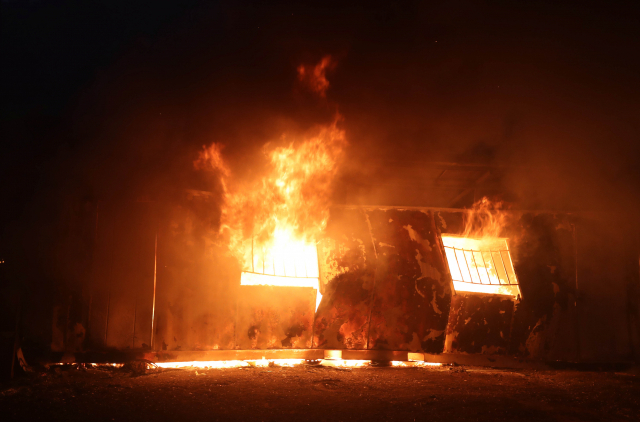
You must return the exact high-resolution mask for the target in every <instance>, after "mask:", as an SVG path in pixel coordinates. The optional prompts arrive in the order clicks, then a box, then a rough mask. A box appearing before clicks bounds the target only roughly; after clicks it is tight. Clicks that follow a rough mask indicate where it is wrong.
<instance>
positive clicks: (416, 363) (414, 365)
mask: <svg viewBox="0 0 640 422" xmlns="http://www.w3.org/2000/svg"><path fill="white" fill-rule="evenodd" d="M391 365H392V366H396V367H400V368H420V367H423V368H426V367H433V366H442V364H441V363H435V362H422V361H410V362H405V361H401V360H394V361H393V362H391Z"/></svg>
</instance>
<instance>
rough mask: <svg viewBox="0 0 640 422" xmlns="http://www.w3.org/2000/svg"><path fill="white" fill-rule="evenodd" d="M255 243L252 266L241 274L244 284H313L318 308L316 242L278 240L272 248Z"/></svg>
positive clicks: (318, 287)
mask: <svg viewBox="0 0 640 422" xmlns="http://www.w3.org/2000/svg"><path fill="white" fill-rule="evenodd" d="M254 246H255V245H254V244H253V242H252V244H251V245H250V247H251V252H250V254H251V257H252V260H251V268H248V269H247V271H243V272H242V275H241V277H240V285H242V286H260V285H262V286H289V287H311V288H313V289H315V290H316V310H317V309H318V305H320V301H321V300H322V295H321V294H320V282H319V277H320V272H319V270H318V250H317V248H316V244H315V243H312V242H305V241H302V240H289V241H286V242H278V241H277V240H276V241H275V242H274V243H273V245H271V246H270V247H269V248H254Z"/></svg>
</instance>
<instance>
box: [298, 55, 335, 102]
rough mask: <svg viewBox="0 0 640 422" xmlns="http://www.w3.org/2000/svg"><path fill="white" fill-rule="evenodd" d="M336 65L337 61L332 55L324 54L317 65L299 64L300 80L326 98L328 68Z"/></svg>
mask: <svg viewBox="0 0 640 422" xmlns="http://www.w3.org/2000/svg"><path fill="white" fill-rule="evenodd" d="M334 67H335V61H334V60H333V59H332V58H331V56H324V57H323V58H322V60H320V63H318V64H317V65H315V66H305V65H300V66H298V80H299V81H300V82H302V83H303V84H305V85H307V87H308V88H309V89H311V91H313V92H315V93H317V94H318V95H320V96H321V97H323V98H324V96H325V95H326V92H327V89H328V88H329V81H328V80H327V76H326V73H327V70H331V69H333V68H334Z"/></svg>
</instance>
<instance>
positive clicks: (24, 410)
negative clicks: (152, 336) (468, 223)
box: [0, 365, 640, 422]
mask: <svg viewBox="0 0 640 422" xmlns="http://www.w3.org/2000/svg"><path fill="white" fill-rule="evenodd" d="M0 420H2V421H14V420H24V421H40V420H42V421H51V420H54V421H58V420H59V421H80V420H82V421H114V420H115V421H148V420H154V421H189V422H197V421H216V420H219V421H226V420H238V421H246V420H248V421H283V420H296V421H351V420H369V421H371V420H401V421H413V420H416V421H421V420H434V421H510V422H512V421H630V420H632V421H639V420H640V376H638V375H634V374H633V373H614V372H578V371H556V370H553V371H552V370H549V371H534V370H504V369H484V368H471V367H449V366H444V367H433V368H393V367H369V368H356V369H336V368H326V367H321V366H316V365H301V366H297V367H293V368H280V367H266V368H237V369H209V370H202V369H197V370H195V369H152V370H147V371H144V372H136V371H132V370H127V368H122V369H115V368H112V369H87V370H83V369H77V368H60V367H57V368H55V369H50V370H49V371H48V372H44V373H42V372H41V373H35V374H30V375H29V376H23V377H21V378H19V379H16V380H14V381H13V382H12V383H11V384H10V385H4V386H2V389H1V391H0Z"/></svg>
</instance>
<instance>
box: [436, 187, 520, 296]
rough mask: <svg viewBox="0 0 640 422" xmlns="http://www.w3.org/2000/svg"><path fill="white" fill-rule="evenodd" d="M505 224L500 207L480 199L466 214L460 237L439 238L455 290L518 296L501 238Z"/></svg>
mask: <svg viewBox="0 0 640 422" xmlns="http://www.w3.org/2000/svg"><path fill="white" fill-rule="evenodd" d="M505 225H506V214H505V213H504V212H503V211H502V204H501V203H499V202H498V203H492V202H491V201H489V200H488V199H487V198H482V199H481V200H480V201H478V202H477V203H475V204H474V206H473V209H471V210H469V211H468V212H467V214H466V219H465V231H464V234H463V236H453V235H443V236H442V243H443V244H444V249H445V254H446V256H447V261H448V263H449V271H450V273H451V278H452V279H453V286H454V288H455V290H456V291H464V292H475V293H491V294H501V295H509V296H513V297H518V296H519V295H520V287H519V286H518V279H517V277H516V274H515V270H514V268H513V262H512V260H511V253H510V251H509V245H508V242H507V239H506V238H504V237H500V236H501V234H502V232H503V230H504V228H505Z"/></svg>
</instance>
